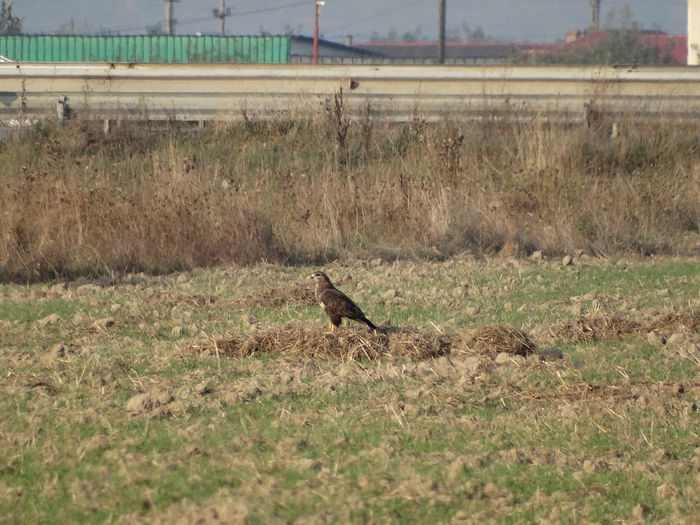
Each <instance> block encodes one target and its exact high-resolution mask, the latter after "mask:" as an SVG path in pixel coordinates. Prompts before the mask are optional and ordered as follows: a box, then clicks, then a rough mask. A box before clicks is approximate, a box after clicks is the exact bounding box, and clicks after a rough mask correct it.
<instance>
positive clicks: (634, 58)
mask: <svg viewBox="0 0 700 525" xmlns="http://www.w3.org/2000/svg"><path fill="white" fill-rule="evenodd" d="M604 28H605V30H606V31H607V33H606V34H605V35H604V36H602V37H601V38H600V39H599V40H597V41H596V42H593V43H592V44H591V45H590V46H588V47H581V46H577V45H576V44H574V45H572V46H567V47H563V48H562V49H561V50H560V51H558V52H554V53H548V54H538V55H534V56H532V55H526V54H523V53H519V54H517V55H514V56H513V57H511V58H512V60H513V62H516V63H522V62H530V63H533V62H534V63H545V64H600V65H614V64H663V63H668V62H670V61H671V60H672V57H671V55H670V53H669V50H668V49H661V48H659V47H658V46H654V45H650V44H648V43H646V42H645V41H644V40H643V39H642V38H640V32H641V31H642V25H641V24H640V23H639V22H637V21H636V20H635V19H634V13H633V12H632V9H631V8H630V7H629V6H627V5H626V6H624V7H623V8H622V9H620V10H619V11H618V10H616V9H611V10H610V11H608V14H607V19H606V22H605V24H604Z"/></svg>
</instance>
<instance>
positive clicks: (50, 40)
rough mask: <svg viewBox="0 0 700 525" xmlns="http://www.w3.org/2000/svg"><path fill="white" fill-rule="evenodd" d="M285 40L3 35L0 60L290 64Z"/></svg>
mask: <svg viewBox="0 0 700 525" xmlns="http://www.w3.org/2000/svg"><path fill="white" fill-rule="evenodd" d="M290 50H291V39H290V37H286V36H275V37H258V36H241V37H235V36H230V37H220V36H75V35H56V36H52V35H18V36H0V55H3V56H5V57H7V58H10V59H12V60H17V61H19V62H138V63H182V64H187V63H198V64H199V63H203V64H211V63H266V64H286V63H289V60H290Z"/></svg>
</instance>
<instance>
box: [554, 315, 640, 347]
mask: <svg viewBox="0 0 700 525" xmlns="http://www.w3.org/2000/svg"><path fill="white" fill-rule="evenodd" d="M641 327H642V325H641V324H640V323H638V322H636V321H630V320H629V319H625V318H623V317H620V316H617V315H597V316H593V317H579V318H578V319H563V320H562V321H560V322H558V323H555V324H554V325H552V326H551V327H548V328H546V329H545V334H546V335H548V336H549V337H551V338H552V339H565V340H568V341H574V342H587V341H603V340H610V339H620V338H622V337H623V336H625V335H629V334H634V333H637V332H639V331H640V329H641Z"/></svg>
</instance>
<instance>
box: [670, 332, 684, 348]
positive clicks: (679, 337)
mask: <svg viewBox="0 0 700 525" xmlns="http://www.w3.org/2000/svg"><path fill="white" fill-rule="evenodd" d="M687 339H688V338H687V336H686V335H685V334H683V333H680V332H676V333H675V334H671V336H670V337H669V338H668V343H669V344H672V345H680V344H683V343H685V341H686V340H687Z"/></svg>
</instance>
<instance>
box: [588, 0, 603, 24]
mask: <svg viewBox="0 0 700 525" xmlns="http://www.w3.org/2000/svg"><path fill="white" fill-rule="evenodd" d="M588 2H589V3H590V5H591V23H590V25H589V26H588V29H589V30H590V31H598V30H599V29H600V2H601V0H588Z"/></svg>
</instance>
